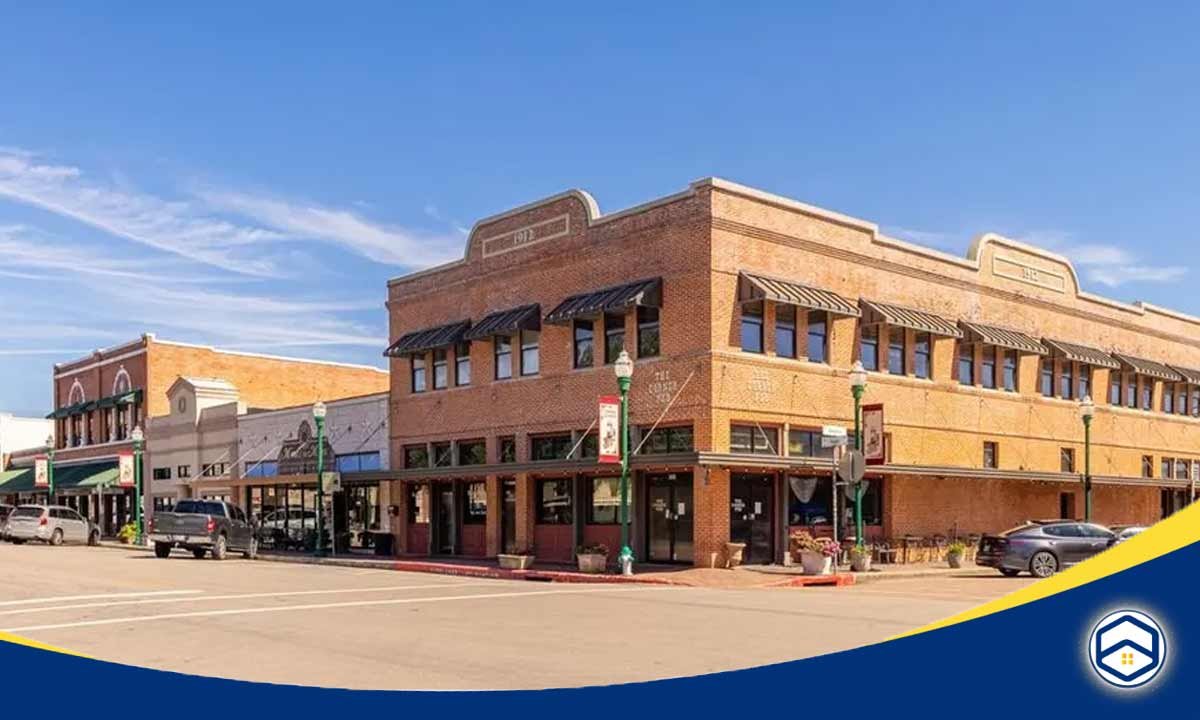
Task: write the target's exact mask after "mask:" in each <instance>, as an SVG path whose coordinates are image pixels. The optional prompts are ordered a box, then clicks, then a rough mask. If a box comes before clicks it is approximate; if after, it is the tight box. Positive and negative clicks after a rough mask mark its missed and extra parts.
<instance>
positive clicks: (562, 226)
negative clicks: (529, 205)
mask: <svg viewBox="0 0 1200 720" xmlns="http://www.w3.org/2000/svg"><path fill="white" fill-rule="evenodd" d="M569 232H571V216H570V215H566V214H564V215H558V216H556V217H552V218H550V219H549V220H543V221H542V222H539V223H534V224H532V225H526V226H524V227H519V228H517V229H516V230H510V231H509V232H506V233H501V234H499V235H493V236H491V237H489V238H484V239H483V241H482V243H481V245H482V248H483V256H484V257H485V258H487V257H492V256H493V255H503V254H504V253H506V252H512V251H513V250H520V249H521V248H526V247H529V246H530V245H536V244H538V243H542V242H546V241H547V240H554V239H555V238H560V237H562V236H564V235H566V234H567V233H569Z"/></svg>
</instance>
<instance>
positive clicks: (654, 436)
mask: <svg viewBox="0 0 1200 720" xmlns="http://www.w3.org/2000/svg"><path fill="white" fill-rule="evenodd" d="M646 433H650V436H649V437H646ZM693 438H694V433H693V432H692V427H691V426H690V425H688V426H684V427H660V428H655V429H654V432H650V428H642V449H641V450H640V451H639V452H640V453H641V454H644V455H661V454H663V453H677V452H691V451H692V450H693V449H694V439H693Z"/></svg>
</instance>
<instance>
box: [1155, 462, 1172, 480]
mask: <svg viewBox="0 0 1200 720" xmlns="http://www.w3.org/2000/svg"><path fill="white" fill-rule="evenodd" d="M1160 462H1161V465H1160V468H1161V469H1160V470H1159V477H1161V478H1162V479H1163V480H1170V479H1171V471H1172V470H1173V469H1174V468H1175V460H1174V459H1172V458H1168V457H1165V458H1163V459H1162V460H1161V461H1160Z"/></svg>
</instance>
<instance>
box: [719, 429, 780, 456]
mask: <svg viewBox="0 0 1200 720" xmlns="http://www.w3.org/2000/svg"><path fill="white" fill-rule="evenodd" d="M729 452H731V453H751V454H754V455H778V454H779V430H778V429H777V428H764V427H762V426H759V425H732V426H730V428H729Z"/></svg>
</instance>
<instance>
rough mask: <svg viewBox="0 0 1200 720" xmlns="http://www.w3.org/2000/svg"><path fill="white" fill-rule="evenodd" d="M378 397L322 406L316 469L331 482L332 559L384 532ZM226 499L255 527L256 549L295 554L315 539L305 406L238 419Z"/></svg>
mask: <svg viewBox="0 0 1200 720" xmlns="http://www.w3.org/2000/svg"><path fill="white" fill-rule="evenodd" d="M388 398H389V395H388V393H386V392H383V393H375V394H373V395H364V396H361V397H347V398H339V399H331V400H326V401H325V408H326V415H325V427H324V438H323V442H322V447H323V448H324V457H323V458H322V462H323V465H324V468H325V472H326V473H336V477H337V479H338V482H337V484H336V486H334V487H332V488H330V492H329V493H328V495H327V496H326V511H327V513H328V514H327V515H326V522H327V523H328V525H327V527H328V528H329V530H330V537H335V538H337V541H338V542H337V546H336V548H335V550H336V551H351V550H366V549H370V548H373V546H374V542H375V540H376V538H377V536H378V535H379V534H380V533H384V534H387V533H389V532H390V523H389V521H388V507H389V504H390V503H391V500H390V496H389V490H390V484H389V483H388V481H387V477H388V475H387V471H388V469H389V468H390V467H391V463H390V461H389V457H390V454H391V453H390V450H389V441H388V429H387V426H388ZM234 457H235V461H234V463H233V465H232V466H231V470H232V475H231V477H232V478H233V479H232V481H231V483H232V487H233V489H232V492H231V495H232V496H233V497H234V498H236V500H237V502H239V503H241V504H242V506H243V508H244V509H245V510H246V514H247V516H249V517H250V518H252V519H254V520H255V522H256V523H257V524H258V526H259V538H260V542H261V544H262V546H263V547H267V548H276V549H301V548H304V547H306V546H307V545H309V544H310V542H311V538H312V537H315V532H316V515H317V472H316V471H317V428H316V421H315V419H314V417H313V405H312V404H311V403H308V404H304V405H299V406H294V407H287V408H280V409H276V410H252V411H251V412H248V413H246V414H244V415H241V416H240V417H238V421H237V453H236V455H235V456H234Z"/></svg>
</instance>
